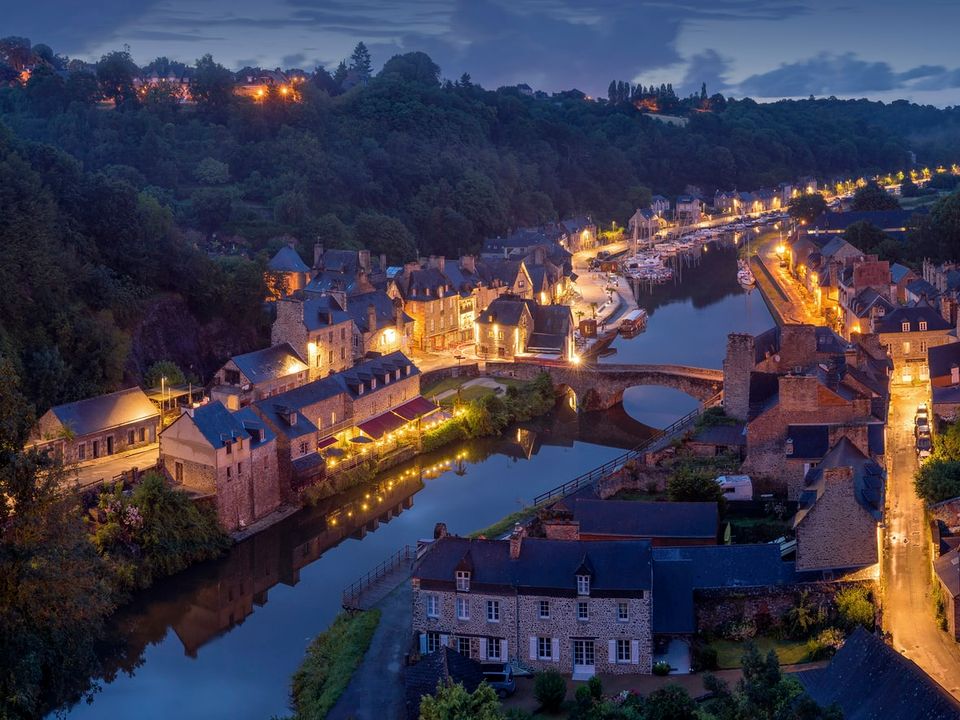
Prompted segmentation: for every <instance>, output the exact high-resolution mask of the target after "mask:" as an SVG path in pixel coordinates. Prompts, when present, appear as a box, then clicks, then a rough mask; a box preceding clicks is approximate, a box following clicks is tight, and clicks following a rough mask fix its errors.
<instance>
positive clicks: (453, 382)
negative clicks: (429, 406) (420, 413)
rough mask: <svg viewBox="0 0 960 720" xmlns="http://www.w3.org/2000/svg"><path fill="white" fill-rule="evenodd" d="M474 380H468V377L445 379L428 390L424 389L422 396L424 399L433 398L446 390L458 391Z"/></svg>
mask: <svg viewBox="0 0 960 720" xmlns="http://www.w3.org/2000/svg"><path fill="white" fill-rule="evenodd" d="M472 379H473V378H467V377H455V378H453V377H451V378H445V379H443V380H441V381H440V382H438V383H434V384H433V385H431V386H430V387H428V388H424V389H423V391H422V392H421V394H422V395H423V396H424V397H433V396H434V395H438V394H440V393H442V392H444V391H445V390H456V389H457V388H458V387H460V385H462V384H463V383H465V382H466V381H467V380H472Z"/></svg>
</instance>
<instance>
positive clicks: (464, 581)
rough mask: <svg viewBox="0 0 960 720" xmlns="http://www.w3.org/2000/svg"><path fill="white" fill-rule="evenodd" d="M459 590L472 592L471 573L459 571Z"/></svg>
mask: <svg viewBox="0 0 960 720" xmlns="http://www.w3.org/2000/svg"><path fill="white" fill-rule="evenodd" d="M457 590H459V591H460V592H470V573H469V572H468V571H466V570H457Z"/></svg>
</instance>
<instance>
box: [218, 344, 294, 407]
mask: <svg viewBox="0 0 960 720" xmlns="http://www.w3.org/2000/svg"><path fill="white" fill-rule="evenodd" d="M309 370H310V368H309V367H308V366H307V364H306V363H305V362H304V361H303V358H302V357H300V355H298V354H297V352H296V351H295V350H294V349H293V347H292V346H291V345H290V343H286V342H284V343H280V344H279V345H273V346H271V347H268V348H264V349H263V350H255V351H254V352H250V353H244V354H243V355H234V356H233V357H232V358H230V359H229V360H228V361H227V362H226V363H224V364H223V366H222V367H221V368H220V369H219V370H217V371H216V372H215V373H214V374H213V380H212V381H211V388H210V399H211V400H219V401H220V402H222V403H223V404H224V405H225V406H226V407H227V409H229V410H239V409H240V408H242V407H246V406H247V405H249V404H250V403H252V402H255V401H257V400H260V399H262V398H265V397H269V396H271V395H276V394H277V393H282V392H286V391H287V390H290V389H291V388H295V387H298V386H300V385H303V384H304V383H305V382H307V380H308V379H309V377H310V373H309Z"/></svg>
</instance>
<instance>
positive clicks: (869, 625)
mask: <svg viewBox="0 0 960 720" xmlns="http://www.w3.org/2000/svg"><path fill="white" fill-rule="evenodd" d="M834 602H835V603H836V605H837V613H838V614H839V615H840V622H841V623H843V626H844V627H845V628H846V629H847V630H853V629H854V628H855V627H856V626H857V625H861V626H863V627H865V628H866V629H867V630H873V625H874V621H875V616H876V610H875V608H874V607H873V603H872V602H871V601H870V595H869V593H868V592H867V589H866V588H865V587H862V586H860V585H855V586H851V587H845V588H843V589H841V590H840V591H839V592H838V593H837V594H836V596H835V597H834Z"/></svg>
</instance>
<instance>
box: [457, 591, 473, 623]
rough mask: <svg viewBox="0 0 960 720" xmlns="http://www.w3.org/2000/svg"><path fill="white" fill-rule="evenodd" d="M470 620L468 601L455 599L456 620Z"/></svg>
mask: <svg viewBox="0 0 960 720" xmlns="http://www.w3.org/2000/svg"><path fill="white" fill-rule="evenodd" d="M469 619H470V600H468V599H467V598H464V597H458V598H457V620H469Z"/></svg>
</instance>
